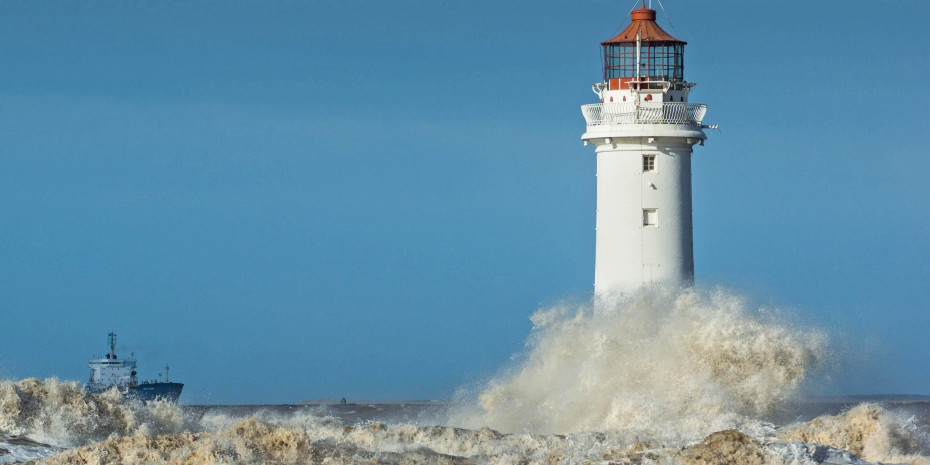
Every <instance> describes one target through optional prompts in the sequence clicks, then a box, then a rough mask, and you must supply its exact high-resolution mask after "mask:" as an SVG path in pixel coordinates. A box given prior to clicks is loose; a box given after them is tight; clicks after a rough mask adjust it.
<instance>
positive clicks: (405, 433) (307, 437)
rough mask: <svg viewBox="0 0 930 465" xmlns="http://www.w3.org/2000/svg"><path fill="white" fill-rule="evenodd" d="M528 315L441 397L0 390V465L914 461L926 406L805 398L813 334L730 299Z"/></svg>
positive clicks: (823, 354)
mask: <svg viewBox="0 0 930 465" xmlns="http://www.w3.org/2000/svg"><path fill="white" fill-rule="evenodd" d="M532 320H533V323H534V330H533V333H532V334H531V335H530V336H529V339H528V341H527V349H526V352H525V353H523V354H518V356H516V357H515V362H514V363H513V365H512V366H510V367H505V368H503V369H502V370H501V371H500V372H499V374H498V375H497V376H495V377H494V378H493V379H491V380H490V381H488V382H486V383H483V384H481V385H480V386H478V387H476V388H474V389H469V390H462V391H461V392H460V393H459V394H458V395H457V396H456V398H455V399H453V400H450V401H443V402H393V403H368V402H354V403H353V402H349V403H347V404H344V405H343V404H334V405H321V404H301V405H248V406H219V405H212V406H195V405H183V397H182V404H181V405H177V404H171V403H162V402H155V403H149V404H148V405H142V404H139V403H135V402H131V401H127V400H125V399H123V398H122V397H120V396H119V394H118V393H116V392H110V393H105V394H102V395H93V394H88V393H86V392H84V391H83V390H82V388H81V385H80V383H78V382H75V381H60V380H56V379H47V380H38V379H24V380H0V462H4V463H17V462H27V463H47V464H111V463H112V464H152V463H159V464H252V463H267V464H304V463H313V464H382V463H385V464H547V465H550V464H632V465H640V464H643V465H647V464H684V465H702V464H721V465H722V464H741V465H744V464H750V465H751V464H779V465H781V464H784V465H789V464H790V465H795V464H797V465H807V464H865V463H878V462H882V463H909V464H914V465H930V435H928V431H930V430H928V428H930V399H927V398H923V397H919V396H913V397H900V396H898V397H889V396H873V397H868V396H866V397H832V398H825V397H818V398H811V397H806V396H805V395H804V392H805V389H806V388H809V387H810V384H811V383H816V382H818V381H817V380H818V379H822V375H824V373H828V372H829V370H830V369H831V367H835V366H838V365H839V364H837V363H835V360H833V357H836V355H835V354H834V352H833V351H831V350H830V341H829V338H828V337H827V336H826V335H825V334H824V333H823V332H821V331H819V330H817V329H816V328H810V327H806V326H805V325H804V324H803V323H801V322H800V321H801V320H800V319H799V318H794V317H786V316H785V315H784V314H782V312H780V311H778V310H777V309H768V308H757V307H753V306H751V305H749V304H747V302H746V301H745V300H744V299H742V298H741V297H740V296H738V295H735V294H733V293H731V292H727V291H723V290H696V289H686V290H670V289H650V290H647V291H644V292H643V293H641V294H638V295H635V296H627V297H624V298H620V299H616V300H613V301H606V300H601V301H598V302H594V303H592V302H587V303H576V304H563V305H556V306H554V307H550V308H545V309H542V310H540V311H538V312H537V313H536V314H535V315H533V317H532ZM319 375H320V374H317V376H319Z"/></svg>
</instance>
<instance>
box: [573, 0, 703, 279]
mask: <svg viewBox="0 0 930 465" xmlns="http://www.w3.org/2000/svg"><path fill="white" fill-rule="evenodd" d="M630 16H631V23H630V25H629V26H628V27H627V28H626V29H624V30H623V32H621V33H620V34H618V35H617V36H616V37H614V38H612V39H610V40H607V41H605V42H602V43H601V48H602V51H603V54H602V57H603V71H604V74H603V80H602V81H601V82H598V83H595V84H594V85H593V86H592V89H593V90H594V93H596V94H597V95H598V97H599V98H600V103H595V104H590V105H583V106H582V107H581V111H582V114H583V115H584V118H585V121H586V122H587V128H586V131H585V133H584V134H583V135H582V136H581V139H582V140H583V141H584V144H585V145H593V146H594V147H595V153H596V154H597V220H596V221H597V223H596V226H595V231H596V233H595V236H596V252H595V264H594V293H595V296H596V297H606V296H616V295H622V294H627V293H630V292H632V291H635V290H637V289H639V288H641V287H643V286H648V285H666V286H688V285H690V284H692V283H693V282H694V248H693V242H692V237H693V236H692V225H691V224H692V223H691V153H692V149H693V147H694V146H695V145H697V144H700V145H704V140H705V139H706V138H707V136H706V135H705V134H704V129H705V128H710V127H714V128H715V126H705V125H703V124H702V120H703V117H704V113H705V112H706V110H707V107H706V105H701V104H695V103H690V102H688V95H689V94H690V93H691V90H692V89H693V88H694V84H693V83H689V82H687V81H685V77H684V48H685V44H686V43H685V42H683V41H681V40H679V39H677V38H675V37H674V36H672V35H671V34H669V33H667V32H665V31H664V30H663V29H662V28H661V27H659V25H658V24H656V12H655V10H651V9H649V8H646V7H645V4H644V5H643V7H642V8H640V9H636V10H633V11H631V12H630Z"/></svg>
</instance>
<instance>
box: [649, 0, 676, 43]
mask: <svg viewBox="0 0 930 465" xmlns="http://www.w3.org/2000/svg"><path fill="white" fill-rule="evenodd" d="M658 1H659V7H660V8H662V14H663V15H665V20H666V21H668V25H669V26H672V30H673V31H675V35H676V36H678V37H681V34H679V33H678V29H675V25H674V24H672V19H671V18H669V17H668V12H667V11H665V5H663V4H662V0H658ZM649 5H652V0H649Z"/></svg>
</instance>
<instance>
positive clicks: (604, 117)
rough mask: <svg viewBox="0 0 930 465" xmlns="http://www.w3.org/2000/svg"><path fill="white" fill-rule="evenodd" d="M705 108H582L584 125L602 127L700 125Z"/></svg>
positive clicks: (657, 104) (645, 105)
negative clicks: (585, 122)
mask: <svg viewBox="0 0 930 465" xmlns="http://www.w3.org/2000/svg"><path fill="white" fill-rule="evenodd" d="M705 112H707V105H702V104H699V103H684V102H681V103H679V102H642V103H640V104H639V105H636V104H635V103H627V102H623V103H594V104H591V105H582V106H581V113H582V114H584V119H585V120H586V121H587V122H588V126H599V125H602V124H694V125H698V126H700V125H701V121H702V120H703V119H704V113H705Z"/></svg>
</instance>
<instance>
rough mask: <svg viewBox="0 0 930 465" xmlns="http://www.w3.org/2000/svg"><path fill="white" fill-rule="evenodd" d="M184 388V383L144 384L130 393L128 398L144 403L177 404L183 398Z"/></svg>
mask: <svg viewBox="0 0 930 465" xmlns="http://www.w3.org/2000/svg"><path fill="white" fill-rule="evenodd" d="M183 388H184V384H183V383H144V384H140V385H138V386H136V388H135V389H133V390H132V391H129V393H127V395H126V396H127V397H129V398H131V399H136V400H141V401H142V402H151V401H153V400H167V401H169V402H177V401H178V398H179V397H181V389H183Z"/></svg>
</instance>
